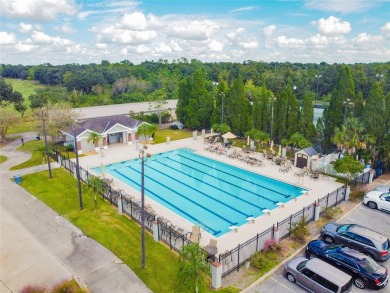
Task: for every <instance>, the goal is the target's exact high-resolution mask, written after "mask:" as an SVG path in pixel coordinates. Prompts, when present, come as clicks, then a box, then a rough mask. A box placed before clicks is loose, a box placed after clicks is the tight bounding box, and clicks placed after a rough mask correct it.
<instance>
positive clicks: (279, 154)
mask: <svg viewBox="0 0 390 293" xmlns="http://www.w3.org/2000/svg"><path fill="white" fill-rule="evenodd" d="M281 155H282V145H279V153H278V156H279V157H280V156H281Z"/></svg>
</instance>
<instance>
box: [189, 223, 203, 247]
mask: <svg viewBox="0 0 390 293" xmlns="http://www.w3.org/2000/svg"><path fill="white" fill-rule="evenodd" d="M200 237H201V234H200V227H199V226H196V225H194V226H192V232H190V233H189V238H190V241H191V242H192V243H199V239H200Z"/></svg>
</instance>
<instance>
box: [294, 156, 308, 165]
mask: <svg viewBox="0 0 390 293" xmlns="http://www.w3.org/2000/svg"><path fill="white" fill-rule="evenodd" d="M307 159H308V156H307V155H304V154H297V167H298V168H303V167H307Z"/></svg>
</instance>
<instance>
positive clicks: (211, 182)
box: [94, 149, 306, 237]
mask: <svg viewBox="0 0 390 293" xmlns="http://www.w3.org/2000/svg"><path fill="white" fill-rule="evenodd" d="M94 171H95V172H96V173H101V168H100V167H96V168H94ZM104 171H105V173H107V174H110V175H112V176H114V177H115V178H117V179H119V180H122V181H123V182H125V183H126V184H128V185H129V186H131V187H133V188H135V189H136V190H139V191H141V160H140V159H135V160H130V161H124V162H120V163H116V164H111V165H107V166H105V167H104ZM304 192H306V190H305V189H302V188H300V187H298V186H294V185H290V184H287V183H284V182H280V181H277V180H274V179H272V178H268V177H265V176H261V175H258V174H256V173H253V172H249V171H246V170H243V169H240V168H237V167H234V166H231V165H228V164H224V163H222V162H219V161H215V160H212V159H209V158H206V157H203V156H200V155H197V154H196V153H194V152H193V151H192V150H189V149H179V150H174V151H170V152H165V153H160V154H156V155H153V156H152V157H151V158H149V159H148V161H147V162H146V163H145V196H147V197H149V198H151V199H153V200H155V201H156V202H158V203H160V204H161V205H163V206H165V207H166V208H168V209H170V210H171V211H173V212H175V213H176V214H178V215H180V216H181V217H183V218H185V219H187V220H188V221H190V222H191V223H193V224H197V225H200V226H201V227H202V228H203V229H205V230H206V231H208V232H209V233H211V234H212V235H214V236H215V237H219V236H221V235H223V234H225V233H227V232H229V231H230V230H231V229H232V226H237V227H239V226H241V225H243V224H245V223H247V222H248V220H250V219H251V218H256V217H258V216H259V215H262V214H263V213H265V211H264V210H272V209H274V208H276V207H277V206H278V203H285V202H287V201H289V200H291V199H293V198H296V197H298V196H300V195H301V194H303V193H304ZM248 218H249V219H248Z"/></svg>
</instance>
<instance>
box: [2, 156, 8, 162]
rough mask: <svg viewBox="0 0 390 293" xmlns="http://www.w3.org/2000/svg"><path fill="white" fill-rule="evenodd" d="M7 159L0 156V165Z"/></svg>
mask: <svg viewBox="0 0 390 293" xmlns="http://www.w3.org/2000/svg"><path fill="white" fill-rule="evenodd" d="M7 159H8V158H7V157H6V156H0V164H1V163H4V162H5V161H7Z"/></svg>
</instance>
